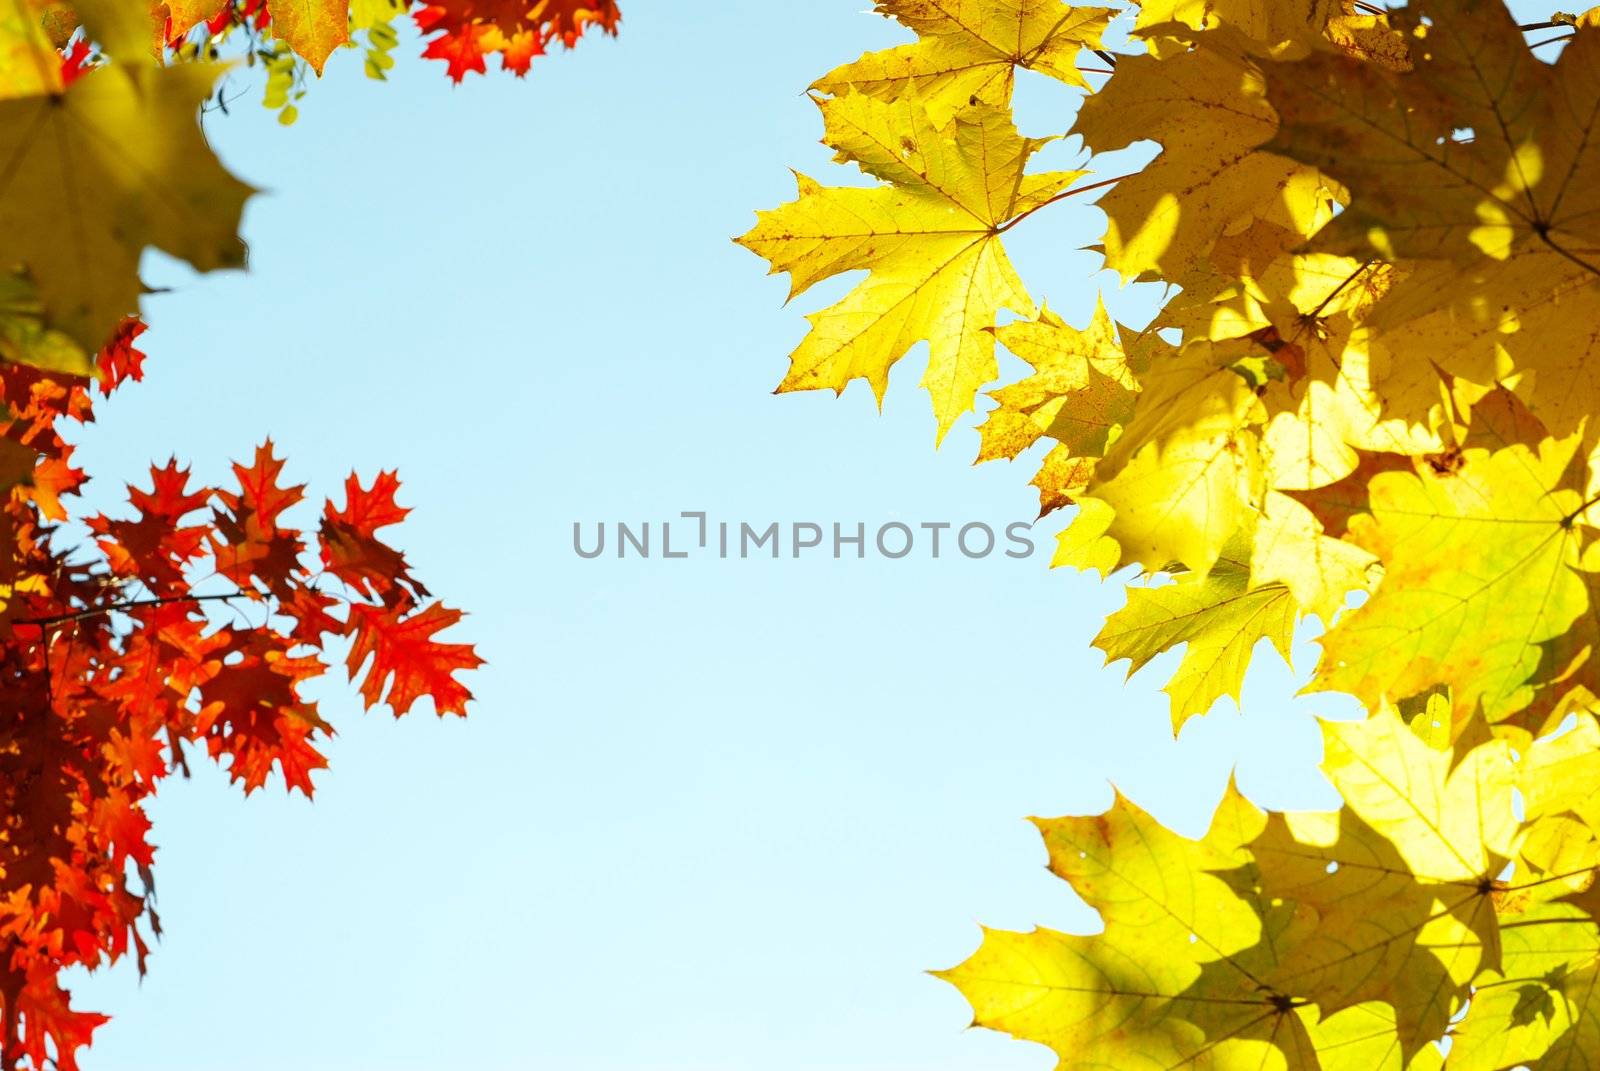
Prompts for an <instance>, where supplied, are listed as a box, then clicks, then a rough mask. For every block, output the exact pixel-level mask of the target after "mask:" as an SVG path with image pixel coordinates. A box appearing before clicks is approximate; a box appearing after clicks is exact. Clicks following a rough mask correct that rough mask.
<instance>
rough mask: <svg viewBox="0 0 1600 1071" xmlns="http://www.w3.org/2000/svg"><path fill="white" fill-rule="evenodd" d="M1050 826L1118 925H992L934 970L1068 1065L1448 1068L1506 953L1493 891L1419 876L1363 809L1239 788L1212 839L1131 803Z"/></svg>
mask: <svg viewBox="0 0 1600 1071" xmlns="http://www.w3.org/2000/svg"><path fill="white" fill-rule="evenodd" d="M1418 743H1419V745H1420V741H1419V742H1418ZM1036 824H1037V825H1038V826H1039V829H1040V831H1041V833H1042V834H1043V835H1044V839H1045V845H1046V847H1047V849H1048V850H1049V854H1050V868H1051V870H1052V871H1053V872H1054V873H1055V874H1056V875H1057V876H1059V877H1061V878H1063V879H1065V880H1066V881H1067V882H1068V883H1069V884H1070V885H1071V886H1072V888H1073V889H1074V890H1075V891H1076V892H1077V893H1078V894H1079V895H1080V896H1081V897H1083V899H1084V900H1085V901H1086V902H1087V903H1088V904H1089V906H1090V907H1092V908H1094V909H1095V910H1096V911H1097V912H1098V913H1099V914H1100V917H1101V921H1102V923H1103V927H1104V928H1103V932H1101V933H1100V934H1098V935H1095V936H1079V935H1075V934H1067V933H1059V932H1055V931H1051V930H1044V929H1038V930H1034V931H1032V932H1031V933H1012V932H1006V931H999V930H986V931H985V933H984V939H983V944H982V945H981V946H980V947H979V949H978V950H977V952H976V953H974V954H973V955H972V957H970V958H969V959H968V960H967V961H965V962H964V963H962V964H960V965H959V966H957V967H954V968H952V969H950V970H948V971H940V972H936V973H937V974H938V976H939V977H941V978H944V979H945V980H946V981H949V982H951V983H952V984H954V985H955V986H956V987H957V988H959V989H960V990H961V992H962V994H963V995H964V996H965V997H966V998H967V1000H968V1002H969V1003H971V1005H972V1007H973V1011H974V1014H975V1021H976V1023H977V1025H980V1026H984V1027H988V1028H990V1029H994V1030H1000V1031H1003V1032H1005V1033H1008V1034H1011V1035H1012V1036H1014V1037H1018V1038H1022V1039H1025V1040H1029V1041H1034V1042H1038V1043H1040V1044H1043V1045H1046V1046H1048V1047H1049V1048H1051V1049H1052V1050H1054V1051H1055V1052H1056V1054H1057V1055H1058V1056H1059V1058H1060V1063H1059V1064H1058V1066H1059V1067H1061V1068H1066V1069H1074V1071H1076V1069H1083V1071H1089V1069H1094V1071H1106V1069H1113V1068H1114V1069H1116V1071H1125V1069H1127V1071H1145V1069H1149V1071H1156V1069H1163V1071H1166V1069H1171V1068H1175V1067H1196V1068H1206V1069H1210V1071H1260V1069H1261V1068H1276V1069H1279V1071H1318V1069H1324V1071H1375V1069H1388V1071H1402V1069H1403V1068H1409V1069H1411V1071H1420V1069H1423V1068H1428V1069H1437V1068H1438V1067H1439V1059H1438V1056H1439V1054H1438V1050H1437V1049H1435V1048H1433V1046H1431V1045H1429V1044H1428V1042H1429V1041H1431V1040H1433V1038H1435V1037H1437V1036H1438V1035H1439V1034H1440V1033H1442V1032H1443V1030H1444V1029H1445V1027H1446V1025H1447V1023H1448V1022H1449V1020H1450V1017H1451V1016H1452V1015H1453V1014H1455V1013H1457V1012H1459V1010H1460V1008H1461V1005H1462V1003H1463V1001H1464V998H1465V996H1466V994H1467V989H1468V984H1469V982H1470V981H1471V980H1472V978H1473V977H1475V975H1476V973H1477V971H1478V969H1479V967H1480V965H1481V964H1482V963H1484V962H1485V961H1487V960H1491V959H1492V958H1493V957H1494V956H1495V955H1496V954H1497V952H1498V928H1497V918H1496V915H1495V912H1494V909H1493V898H1494V895H1495V893H1494V891H1493V890H1490V889H1484V888H1479V886H1478V883H1476V882H1474V883H1471V884H1470V885H1468V886H1467V887H1458V886H1455V885H1451V884H1439V883H1429V882H1427V881H1421V880H1418V879H1417V878H1416V877H1414V876H1413V875H1411V874H1410V873H1409V872H1408V871H1407V870H1406V865H1405V862H1404V861H1403V860H1402V858H1401V856H1400V855H1399V854H1398V852H1397V850H1396V848H1395V847H1394V846H1393V845H1391V844H1389V843H1388V842H1387V841H1386V840H1385V839H1384V837H1383V836H1382V835H1381V834H1380V833H1378V832H1377V831H1376V830H1375V829H1374V828H1373V827H1371V826H1370V825H1367V824H1364V823H1363V822H1362V821H1361V819H1359V818H1357V817H1356V816H1354V815H1351V814H1349V813H1348V812H1346V813H1344V814H1342V815H1296V816H1291V817H1289V818H1288V819H1283V818H1274V819H1272V820H1270V821H1269V820H1268V819H1267V816H1266V815H1264V814H1263V813H1262V812H1261V811H1259V810H1258V809H1257V808H1256V807H1255V806H1254V805H1252V804H1251V803H1249V802H1248V801H1247V800H1245V799H1244V798H1243V797H1242V796H1240V795H1239V793H1238V792H1237V791H1236V790H1235V789H1234V788H1233V787H1232V786H1231V785H1230V786H1229V788H1228V790H1227V791H1226V793H1225V794H1224V796H1223V800H1222V803H1221V806H1220V807H1219V808H1218V811H1217V814H1216V816H1215V817H1214V818H1213V820H1212V823H1211V828H1210V830H1209V831H1208V832H1207V834H1206V835H1205V836H1204V837H1203V838H1202V839H1200V840H1191V839H1189V838H1186V837H1182V836H1180V835H1178V834H1176V833H1173V832H1172V831H1170V830H1168V829H1165V828H1163V827H1162V826H1161V825H1160V824H1159V823H1158V822H1156V821H1155V820H1154V819H1153V818H1151V817H1150V816H1149V815H1147V814H1145V813H1144V812H1143V811H1141V810H1140V809H1139V808H1138V807H1136V806H1134V805H1133V804H1132V803H1130V802H1129V801H1127V800H1126V799H1124V798H1122V797H1121V796H1118V797H1117V799H1116V801H1115V803H1114V804H1113V806H1112V808H1111V809H1110V810H1109V811H1108V812H1106V813H1105V814H1103V815H1097V816H1094V817H1089V818H1062V819H1053V820H1048V821H1038V820H1036ZM1397 1007H1398V1009H1399V1010H1398V1012H1397V1010H1396V1008H1397Z"/></svg>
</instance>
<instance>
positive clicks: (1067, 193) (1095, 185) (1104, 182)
mask: <svg viewBox="0 0 1600 1071" xmlns="http://www.w3.org/2000/svg"><path fill="white" fill-rule="evenodd" d="M1137 173H1138V172H1132V173H1130V174H1127V175H1118V176H1117V177H1116V178H1108V179H1101V180H1100V181H1099V182H1091V183H1089V185H1087V186H1075V187H1073V188H1072V189H1070V190H1062V191H1061V192H1060V193H1058V194H1056V195H1055V196H1054V197H1052V198H1050V199H1049V200H1048V201H1040V202H1039V203H1038V204H1036V205H1034V206H1033V207H1032V208H1030V209H1028V210H1027V211H1026V212H1024V213H1022V215H1020V216H1014V217H1012V218H1011V219H1010V220H1008V221H1007V222H1005V223H1003V224H1001V225H1000V226H999V227H996V228H995V233H996V234H1004V233H1005V232H1006V231H1009V230H1010V229H1011V228H1012V227H1015V226H1016V225H1017V224H1019V223H1021V222H1022V221H1023V220H1025V219H1027V218H1028V217H1029V216H1031V215H1033V214H1034V213H1035V212H1037V211H1039V209H1041V208H1044V207H1046V206H1047V205H1053V204H1055V203H1056V202H1057V201H1065V200H1066V199H1067V198H1068V197H1076V196H1077V195H1078V194H1080V193H1088V192H1089V191H1090V190H1099V189H1103V188H1105V187H1106V186H1111V185H1114V184H1116V183H1118V182H1121V181H1122V180H1123V179H1126V178H1132V177H1133V176H1134V175H1135V174H1137Z"/></svg>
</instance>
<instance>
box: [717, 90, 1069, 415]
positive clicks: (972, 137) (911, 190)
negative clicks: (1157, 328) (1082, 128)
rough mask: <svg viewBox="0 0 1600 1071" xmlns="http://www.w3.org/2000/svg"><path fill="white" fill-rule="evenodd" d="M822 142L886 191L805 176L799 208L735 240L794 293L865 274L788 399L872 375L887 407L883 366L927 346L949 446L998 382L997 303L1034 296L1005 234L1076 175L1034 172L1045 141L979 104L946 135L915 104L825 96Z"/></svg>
mask: <svg viewBox="0 0 1600 1071" xmlns="http://www.w3.org/2000/svg"><path fill="white" fill-rule="evenodd" d="M819 107H821V109H822V112H823V116H824V119H825V120H826V126H827V133H826V136H825V138H824V140H825V141H826V142H827V143H828V144H829V145H831V146H833V147H834V148H835V149H837V150H838V152H839V159H840V160H849V161H853V162H855V163H856V164H858V165H860V167H861V168H862V170H864V171H866V172H867V173H868V174H869V175H872V176H874V177H876V178H878V179H881V180H882V181H883V183H884V185H881V186H877V187H872V188H866V189H863V188H857V187H840V186H832V187H830V186H822V185H820V184H819V183H817V182H814V181H813V180H811V179H809V178H806V177H805V176H803V175H802V176H800V177H799V184H800V198H799V200H797V201H795V202H793V203H791V204H788V205H785V206H784V207H782V208H779V209H775V210H773V211H770V212H763V213H761V214H760V221H759V222H758V223H757V224H756V227H755V228H754V229H753V230H751V231H750V232H749V233H748V234H746V235H744V237H742V238H740V239H739V243H740V244H741V245H743V246H745V247H746V248H748V249H750V250H751V251H753V252H755V253H757V254H758V255H760V256H762V257H764V258H766V259H767V260H768V261H770V262H771V264H772V270H773V271H774V272H788V273H789V275H790V279H791V296H794V295H795V294H799V293H802V292H804V291H805V290H807V289H809V288H810V287H811V286H813V285H814V284H816V283H818V282H820V281H822V280H823V279H828V278H831V277H832V276H835V275H838V274H840V273H841V272H846V271H852V270H856V269H860V268H866V269H868V270H869V271H870V275H869V277H868V279H867V281H866V282H864V283H862V284H861V285H859V286H857V287H856V288H855V289H854V290H852V291H851V292H850V294H849V295H847V296H846V297H845V298H844V300H843V301H841V302H839V303H838V304H836V305H834V306H832V307H831V308H828V309H826V310H824V311H822V312H819V313H814V314H813V315H812V316H811V317H810V320H811V333H810V334H809V335H808V336H807V337H806V339H805V341H804V342H802V343H801V344H800V348H799V349H797V350H796V351H795V352H794V355H793V356H792V358H791V361H792V364H791V367H790V370H789V374H788V375H787V376H786V377H785V378H784V380H783V383H782V384H781V385H780V386H779V388H778V389H779V390H780V391H791V390H816V389H821V388H831V389H832V390H834V391H836V392H843V390H844V388H845V386H846V385H847V384H848V383H849V382H850V381H851V380H852V379H865V380H867V381H868V382H869V383H870V384H871V385H872V389H873V392H874V393H875V394H876V395H877V396H878V399H879V401H880V402H881V401H882V398H883V394H884V392H885V391H886V390H887V389H888V384H889V368H890V366H891V365H893V364H894V362H895V361H897V360H899V359H900V358H901V357H902V356H904V355H905V352H906V351H907V350H908V349H910V348H911V346H912V345H914V344H915V343H917V342H919V341H923V340H926V341H927V342H928V344H929V358H928V369H927V372H926V373H925V375H924V376H923V380H922V385H923V386H924V387H926V388H927V389H928V392H929V393H930V394H931V395H932V396H933V410H934V416H935V417H936V419H937V421H938V426H939V435H940V437H941V438H942V437H943V436H944V434H945V433H946V432H947V431H949V429H950V427H951V426H952V425H953V424H954V423H955V421H956V420H957V418H959V417H960V416H961V414H962V413H964V412H966V411H967V410H968V409H970V408H972V405H973V398H974V396H975V395H976V394H977V392H978V390H979V389H980V388H981V387H982V386H983V385H984V384H985V383H988V382H989V381H991V380H993V379H994V378H995V377H996V375H998V371H999V369H998V365H997V363H996V361H995V356H994V345H995V340H994V335H993V334H992V333H991V332H990V331H989V328H991V327H993V326H994V325H995V322H996V316H997V315H998V313H999V311H1000V310H1001V309H1002V308H1006V309H1010V310H1012V311H1013V312H1017V313H1020V314H1021V315H1023V316H1028V317H1031V316H1033V315H1034V314H1035V313H1036V311H1037V310H1036V309H1035V307H1034V304H1033V301H1032V299H1031V298H1029V297H1028V294H1027V291H1026V290H1024V289H1023V287H1022V283H1021V281H1020V280H1019V279H1018V278H1017V275H1016V272H1015V271H1014V270H1013V269H1012V267H1011V262H1010V261H1009V260H1008V259H1007V258H1006V254H1005V250H1004V248H1003V247H1002V245H1001V241H1000V235H1001V234H1002V233H1003V231H1004V230H1005V229H1006V228H1007V227H1008V226H1010V224H1011V223H1012V222H1013V221H1015V220H1017V219H1019V218H1021V217H1023V216H1025V215H1027V214H1028V213H1030V212H1032V211H1034V210H1035V209H1037V208H1039V207H1040V206H1041V205H1043V204H1045V203H1046V202H1048V201H1050V200H1051V199H1053V198H1054V197H1056V196H1057V195H1058V194H1060V193H1061V191H1062V190H1063V189H1065V188H1066V187H1067V186H1068V185H1070V184H1071V183H1072V182H1073V181H1074V180H1075V179H1077V178H1078V177H1079V176H1080V175H1081V174H1082V172H1077V171H1065V172H1049V173H1045V174H1038V175H1029V174H1027V173H1026V168H1027V165H1028V160H1029V158H1030V157H1031V156H1032V155H1033V153H1034V152H1035V151H1036V150H1037V149H1038V148H1039V147H1040V145H1042V144H1043V142H1041V141H1038V140H1036V139H1032V138H1023V137H1020V136H1019V135H1018V134H1017V132H1016V128H1015V127H1014V126H1013V125H1012V123H1011V119H1010V116H1009V114H1008V113H1007V112H1006V111H1005V110H1003V109H999V108H995V107H992V106H987V105H977V106H973V107H969V108H967V109H965V110H963V111H962V112H961V113H960V114H958V115H957V116H956V117H955V118H953V119H952V120H950V122H949V123H948V124H946V125H945V126H944V127H939V126H936V125H935V124H934V123H933V121H932V119H931V118H930V117H929V115H928V113H927V110H926V109H925V108H924V107H923V105H922V104H921V103H920V102H919V101H916V100H906V101H899V102H895V103H892V104H891V103H883V102H881V101H878V100H876V99H874V98H872V97H869V96H866V95H865V94H860V93H855V94H850V95H846V96H843V97H836V98H833V99H830V100H825V101H821V102H819Z"/></svg>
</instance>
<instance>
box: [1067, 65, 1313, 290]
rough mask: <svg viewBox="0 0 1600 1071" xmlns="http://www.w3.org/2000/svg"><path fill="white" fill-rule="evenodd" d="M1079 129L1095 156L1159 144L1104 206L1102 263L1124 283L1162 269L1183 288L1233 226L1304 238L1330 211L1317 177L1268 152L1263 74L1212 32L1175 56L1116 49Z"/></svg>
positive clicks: (1271, 118)
mask: <svg viewBox="0 0 1600 1071" xmlns="http://www.w3.org/2000/svg"><path fill="white" fill-rule="evenodd" d="M1072 129H1073V133H1075V134H1079V135H1082V137H1083V139H1084V142H1085V143H1086V144H1087V145H1088V146H1089V147H1090V148H1091V149H1093V150H1094V151H1096V152H1109V151H1113V150H1117V149H1122V148H1126V147H1127V146H1129V145H1132V144H1133V143H1134V142H1136V141H1139V140H1142V139H1153V140H1155V141H1159V142H1160V143H1161V145H1162V152H1161V154H1160V155H1159V156H1157V157H1156V158H1155V159H1154V160H1153V161H1151V162H1150V163H1149V164H1148V165H1147V166H1146V167H1145V168H1144V169H1143V170H1141V171H1140V172H1139V173H1138V174H1136V175H1132V176H1129V177H1128V178H1124V179H1122V180H1121V181H1120V182H1118V183H1117V184H1116V185H1115V186H1114V187H1113V188H1112V189H1111V190H1110V191H1109V192H1107V193H1106V194H1105V195H1104V196H1102V197H1101V198H1100V200H1099V202H1098V204H1099V207H1100V208H1101V209H1103V210H1104V211H1105V213H1106V216H1107V221H1108V226H1107V230H1106V237H1105V256H1106V264H1107V266H1108V267H1111V268H1113V269H1115V270H1116V271H1118V272H1120V273H1121V274H1122V276H1123V278H1124V279H1131V278H1134V277H1136V276H1139V275H1141V274H1143V273H1145V272H1152V271H1159V272H1160V274H1161V275H1162V276H1163V277H1164V278H1166V279H1167V280H1169V281H1171V282H1174V283H1177V284H1179V285H1180V286H1187V285H1188V282H1189V276H1190V273H1191V272H1192V271H1194V270H1195V269H1196V268H1197V267H1200V266H1201V265H1202V264H1203V261H1204V258H1205V257H1206V254H1207V253H1208V252H1209V251H1210V249H1211V247H1212V246H1213V245H1214V244H1215V243H1216V241H1217V240H1218V239H1219V238H1221V237H1222V236H1223V235H1224V234H1226V233H1229V232H1231V231H1234V230H1238V229H1242V228H1244V227H1247V226H1249V225H1250V224H1251V223H1252V222H1255V221H1260V220H1265V221H1267V222H1269V223H1273V224H1275V225H1277V226H1280V227H1282V228H1284V229H1286V230H1288V231H1291V232H1293V233H1295V234H1302V235H1309V234H1310V233H1311V232H1312V231H1314V230H1315V229H1316V227H1317V226H1319V225H1320V224H1321V223H1322V221H1323V220H1324V219H1325V218H1326V204H1327V195H1326V191H1325V189H1324V186H1325V184H1324V180H1323V179H1322V178H1321V176H1320V175H1319V174H1318V173H1317V172H1316V171H1315V170H1313V169H1311V168H1308V167H1305V166H1303V165H1301V164H1297V163H1295V162H1294V161H1292V160H1289V159H1287V158H1285V157H1283V156H1279V155H1275V154H1273V153H1269V152H1263V151H1261V149H1262V146H1264V145H1266V143H1267V142H1268V141H1270V140H1271V139H1272V137H1273V135H1274V133H1276V131H1277V116H1276V115H1275V114H1274V112H1273V110H1272V106H1271V105H1270V104H1268V103H1267V97H1266V87H1265V83H1264V81H1263V79H1262V76H1261V73H1260V70H1259V69H1258V67H1257V66H1256V64H1255V63H1254V61H1252V60H1250V59H1249V58H1248V57H1246V56H1243V55H1242V54H1240V53H1238V52H1237V51H1234V50H1230V49H1227V48H1225V47H1222V46H1219V45H1215V44H1213V43H1212V42H1210V41H1209V40H1208V39H1204V38H1203V39H1202V40H1201V41H1200V42H1198V43H1197V44H1196V46H1195V47H1193V48H1190V49H1187V50H1185V51H1182V52H1179V53H1177V54H1176V55H1170V56H1163V57H1159V58H1158V57H1156V56H1123V57H1121V58H1120V59H1119V60H1118V62H1117V69H1116V74H1115V75H1114V76H1113V77H1112V78H1111V80H1110V81H1108V82H1107V83H1106V84H1105V86H1104V87H1103V88H1102V89H1101V90H1100V91H1099V92H1098V93H1095V94H1094V95H1092V96H1091V97H1089V98H1088V99H1087V100H1086V101H1084V104H1083V107H1082V108H1081V109H1080V110H1079V112H1078V119H1077V122H1076V124H1075V125H1074V126H1073V128H1072Z"/></svg>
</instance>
